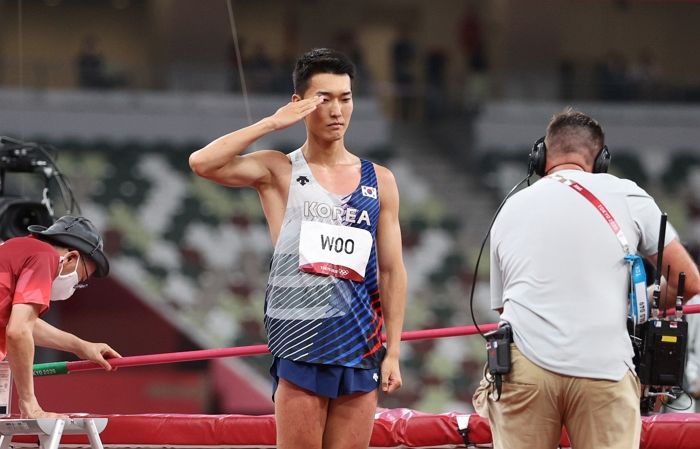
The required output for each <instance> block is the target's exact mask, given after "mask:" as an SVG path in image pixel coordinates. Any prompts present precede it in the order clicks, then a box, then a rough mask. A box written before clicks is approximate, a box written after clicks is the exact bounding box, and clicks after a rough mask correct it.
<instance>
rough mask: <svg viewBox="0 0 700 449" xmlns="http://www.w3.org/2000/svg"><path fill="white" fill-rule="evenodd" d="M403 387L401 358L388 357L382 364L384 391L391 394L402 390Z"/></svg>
mask: <svg viewBox="0 0 700 449" xmlns="http://www.w3.org/2000/svg"><path fill="white" fill-rule="evenodd" d="M401 385H402V381H401V370H400V369H399V358H398V357H392V356H388V355H387V356H386V357H384V361H383V362H382V391H383V392H384V393H388V394H391V393H393V392H394V391H396V390H398V389H399V388H401Z"/></svg>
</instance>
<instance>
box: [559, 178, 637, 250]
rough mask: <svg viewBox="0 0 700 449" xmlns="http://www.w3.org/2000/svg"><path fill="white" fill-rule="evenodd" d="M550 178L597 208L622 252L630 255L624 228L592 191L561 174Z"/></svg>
mask: <svg viewBox="0 0 700 449" xmlns="http://www.w3.org/2000/svg"><path fill="white" fill-rule="evenodd" d="M548 178H551V179H553V180H555V181H559V182H561V183H562V184H564V185H567V186H569V187H571V188H572V189H574V190H575V191H576V192H578V193H580V194H581V195H582V196H583V197H584V198H586V199H587V200H588V201H589V202H590V203H591V204H592V205H593V207H595V208H596V210H597V211H598V212H600V214H601V215H602V216H603V218H604V219H605V221H606V222H607V223H608V225H609V226H610V229H612V231H613V233H614V234H615V237H617V240H618V241H619V242H620V245H622V250H623V251H624V252H625V254H626V255H630V245H629V243H627V238H626V237H625V234H623V233H622V228H621V227H620V225H619V224H617V221H615V217H613V215H612V213H611V212H610V211H609V210H608V208H607V207H605V205H604V204H603V203H602V202H601V201H600V200H599V199H598V197H596V196H595V195H593V193H592V192H591V191H590V190H588V189H587V188H585V187H584V186H582V185H581V184H579V183H578V182H576V181H572V180H571V179H568V178H565V177H564V176H562V175H560V174H559V173H554V174H551V175H549V176H548Z"/></svg>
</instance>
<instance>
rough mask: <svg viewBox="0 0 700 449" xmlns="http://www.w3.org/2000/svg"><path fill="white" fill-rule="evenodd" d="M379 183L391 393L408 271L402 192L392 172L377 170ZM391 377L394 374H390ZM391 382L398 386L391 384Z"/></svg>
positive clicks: (380, 253) (381, 267)
mask: <svg viewBox="0 0 700 449" xmlns="http://www.w3.org/2000/svg"><path fill="white" fill-rule="evenodd" d="M377 179H378V181H379V194H380V200H381V205H380V214H379V224H378V226H377V258H378V263H379V289H380V290H379V291H380V295H381V301H382V313H383V316H384V323H385V328H386V336H387V340H386V346H387V354H386V359H385V361H386V362H388V363H391V364H393V365H395V369H396V373H395V374H396V375H397V376H398V379H391V378H389V379H383V381H385V382H387V381H388V382H389V384H388V385H387V386H386V387H387V388H388V390H387V389H385V391H388V392H391V391H393V390H394V389H396V388H398V387H400V386H401V379H400V373H399V372H398V361H399V356H400V353H401V350H400V343H401V330H402V328H403V320H404V312H405V307H406V269H405V267H404V263H403V254H402V247H401V227H400V225H399V193H398V189H397V187H396V181H395V180H394V177H393V175H392V174H391V172H389V170H387V169H385V168H383V167H377ZM389 375H391V374H389ZM392 380H394V381H395V382H397V384H393V385H392V383H391V382H392Z"/></svg>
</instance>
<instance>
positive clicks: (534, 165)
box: [527, 137, 610, 177]
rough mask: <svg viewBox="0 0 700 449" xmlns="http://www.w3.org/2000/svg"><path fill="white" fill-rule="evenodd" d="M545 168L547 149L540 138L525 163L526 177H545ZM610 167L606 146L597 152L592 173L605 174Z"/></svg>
mask: <svg viewBox="0 0 700 449" xmlns="http://www.w3.org/2000/svg"><path fill="white" fill-rule="evenodd" d="M546 166H547V147H546V146H545V144H544V137H540V138H539V139H537V141H535V144H534V145H533V146H532V151H530V157H529V158H528V163H527V176H528V177H530V176H532V175H533V174H534V173H536V174H537V175H539V176H544V175H545V172H544V170H545V167H546ZM609 166H610V150H608V146H607V145H603V148H601V149H600V151H598V154H597V155H596V157H595V160H594V161H593V173H607V172H608V167H609Z"/></svg>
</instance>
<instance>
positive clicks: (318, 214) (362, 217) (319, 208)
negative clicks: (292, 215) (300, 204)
mask: <svg viewBox="0 0 700 449" xmlns="http://www.w3.org/2000/svg"><path fill="white" fill-rule="evenodd" d="M304 217H306V218H312V217H313V218H332V219H333V220H344V221H348V222H350V223H357V224H362V223H365V224H366V225H367V226H371V223H370V221H369V213H368V212H367V211H366V210H359V209H354V208H352V207H348V208H342V207H338V206H330V205H328V204H325V203H317V202H315V201H304Z"/></svg>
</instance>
